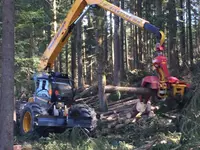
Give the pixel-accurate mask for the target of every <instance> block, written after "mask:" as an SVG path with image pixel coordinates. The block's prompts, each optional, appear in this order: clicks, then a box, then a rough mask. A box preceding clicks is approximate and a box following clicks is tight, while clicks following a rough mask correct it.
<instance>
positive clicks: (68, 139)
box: [15, 128, 133, 150]
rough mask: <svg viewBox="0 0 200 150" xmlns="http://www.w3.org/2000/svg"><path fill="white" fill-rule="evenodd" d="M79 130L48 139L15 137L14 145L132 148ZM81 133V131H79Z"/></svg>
mask: <svg viewBox="0 0 200 150" xmlns="http://www.w3.org/2000/svg"><path fill="white" fill-rule="evenodd" d="M80 130H81V129H80V128H79V129H78V128H74V129H73V130H72V131H71V130H66V131H65V132H64V133H61V134H55V133H51V134H49V136H48V137H40V138H38V137H37V136H35V137H34V136H32V135H29V136H23V137H22V136H17V137H15V144H20V145H23V146H25V147H26V145H30V146H31V147H32V148H33V149H34V150H129V149H132V148H133V147H132V146H131V145H129V144H127V143H125V142H123V141H113V140H108V139H107V138H105V137H98V138H92V137H89V136H88V135H87V134H86V133H85V132H84V131H83V132H80ZM81 131H82V130H81Z"/></svg>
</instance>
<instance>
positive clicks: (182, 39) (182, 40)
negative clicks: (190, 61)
mask: <svg viewBox="0 0 200 150" xmlns="http://www.w3.org/2000/svg"><path fill="white" fill-rule="evenodd" d="M179 4H180V5H179V6H180V8H181V10H180V13H179V17H180V20H181V21H180V30H181V33H180V50H181V59H182V62H183V68H184V67H185V65H187V62H186V53H185V21H184V17H183V16H184V10H183V9H184V6H183V0H180V2H179Z"/></svg>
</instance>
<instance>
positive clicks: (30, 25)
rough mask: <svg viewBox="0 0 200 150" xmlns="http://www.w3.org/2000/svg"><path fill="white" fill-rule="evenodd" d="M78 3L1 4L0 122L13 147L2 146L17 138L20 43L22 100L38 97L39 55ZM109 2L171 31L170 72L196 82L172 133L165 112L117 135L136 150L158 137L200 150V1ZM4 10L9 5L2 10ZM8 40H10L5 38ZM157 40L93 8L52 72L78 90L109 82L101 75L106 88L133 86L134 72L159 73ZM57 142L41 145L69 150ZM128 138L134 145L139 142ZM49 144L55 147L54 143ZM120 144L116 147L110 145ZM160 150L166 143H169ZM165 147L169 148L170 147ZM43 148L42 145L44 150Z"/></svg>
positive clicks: (25, 0)
mask: <svg viewBox="0 0 200 150" xmlns="http://www.w3.org/2000/svg"><path fill="white" fill-rule="evenodd" d="M109 1H110V0H109ZM73 2H74V0H71V1H66V0H65V1H64V0H16V1H14V0H3V2H2V1H1V2H0V10H2V9H3V10H4V11H0V60H1V68H0V70H1V76H2V77H1V83H0V85H1V86H0V87H1V92H0V97H1V99H0V100H1V105H0V108H1V109H0V122H3V123H4V124H0V129H1V130H0V134H2V135H4V136H5V137H7V136H8V137H9V138H8V139H7V140H8V142H5V139H4V136H0V137H1V139H0V143H1V144H2V143H8V144H7V145H9V141H11V140H10V139H11V137H13V130H12V122H13V116H12V111H10V110H12V109H13V108H14V103H12V102H13V99H14V97H13V90H12V89H13V82H12V81H13V80H12V79H13V64H14V62H13V55H14V48H13V47H14V40H15V65H14V72H15V73H14V82H15V84H14V86H15V99H20V96H21V95H22V94H21V93H24V91H25V92H26V94H27V97H28V96H30V95H32V93H33V86H32V81H31V77H32V75H33V73H34V72H35V71H36V70H37V64H38V63H39V59H40V57H41V56H42V54H43V52H44V51H45V49H46V47H47V45H48V44H49V43H50V41H51V39H52V37H53V36H54V34H55V33H56V32H57V30H58V28H59V25H60V24H61V23H62V21H63V19H64V18H65V16H66V14H67V13H68V11H69V9H70V8H71V6H72V4H73ZM110 2H111V3H113V4H115V5H117V6H119V7H121V8H122V9H124V10H125V11H127V12H130V13H132V14H134V15H136V16H139V17H141V18H144V19H146V20H148V21H149V22H150V23H152V24H154V25H156V26H157V27H159V28H160V29H161V30H162V31H164V32H165V34H166V42H165V48H166V50H165V52H164V53H165V55H166V56H167V58H168V67H169V70H170V72H171V74H172V75H173V76H177V77H178V78H180V79H181V76H184V75H187V74H188V73H191V74H192V75H191V76H192V77H189V78H190V81H191V82H192V84H191V85H192V88H191V93H190V94H191V95H192V98H191V101H190V103H189V104H188V106H187V108H184V109H183V110H182V111H181V112H178V113H175V112H172V115H174V116H177V118H175V119H174V118H170V119H171V120H173V119H174V120H175V124H173V130H172V131H174V132H173V133H171V129H170V127H169V126H168V125H169V123H171V122H172V121H171V122H170V121H169V118H168V119H163V118H161V117H162V116H159V114H158V115H157V116H156V117H155V118H154V119H153V120H150V121H149V122H148V121H146V122H142V123H141V124H132V125H130V124H129V125H126V126H125V127H124V128H123V129H122V131H121V130H117V132H118V131H119V135H120V136H122V138H123V139H126V138H128V139H127V141H128V142H132V144H134V145H136V146H141V145H143V143H142V142H144V141H145V142H144V143H146V141H148V140H152V137H156V139H157V141H158V139H159V140H160V139H165V141H168V140H166V139H169V137H170V138H171V139H170V140H171V142H170V144H169V143H168V142H167V144H168V145H172V144H174V143H175V147H176V146H177V147H176V148H174V149H182V147H181V145H184V144H185V145H186V147H185V148H186V149H189V147H195V148H197V149H199V147H200V146H199V137H200V132H199V131H200V126H199V122H200V117H199V114H200V112H199V97H200V92H199V88H200V84H199V83H200V81H199V71H200V67H199V66H200V65H199V58H200V44H199V43H200V1H199V0H134V1H131V0H119V1H114V0H113V1H110ZM3 4H4V7H3V8H2V5H3ZM13 4H14V5H15V16H14V18H15V20H14V22H15V32H14V31H13V29H14V26H13V16H12V13H13V12H14V5H13ZM8 12H9V13H8ZM2 18H4V19H2ZM9 19H10V20H9ZM3 21H4V22H3ZM9 21H10V22H9ZM2 24H3V25H4V26H2ZM6 24H8V26H6ZM6 30H7V31H6ZM1 33H3V36H4V37H2V34H1ZM13 34H15V36H13ZM7 36H8V39H6V37H7ZM13 37H14V38H15V39H13ZM2 38H3V42H2ZM7 40H9V41H7ZM155 42H156V41H155V37H154V35H153V34H151V33H148V32H146V31H144V30H142V29H140V28H138V27H136V26H135V25H132V24H130V23H128V22H126V21H124V20H123V19H121V18H119V17H117V16H114V15H113V14H111V13H110V12H107V11H104V10H102V9H99V8H92V9H91V10H90V11H89V13H87V15H86V16H85V17H84V18H83V20H82V22H80V23H78V25H77V26H76V28H75V29H74V31H73V33H72V36H71V38H70V40H69V41H68V43H67V44H66V46H65V47H63V50H62V52H61V53H60V54H59V57H58V58H57V60H56V61H55V65H54V68H53V69H54V71H59V72H64V73H68V74H69V75H70V76H71V78H72V80H74V81H75V82H74V83H75V87H76V88H82V87H84V86H85V85H96V84H97V82H98V81H100V82H99V83H102V82H101V81H102V80H104V79H105V78H103V79H102V75H105V76H106V79H107V84H114V85H123V86H124V85H125V86H134V84H135V82H136V79H135V78H133V79H131V78H130V76H131V74H137V73H138V74H139V73H142V74H143V75H144V74H145V73H151V74H153V73H154V72H153V70H152V58H153V57H154V52H155V44H156V43H155ZM2 43H3V44H2ZM9 48H10V49H9ZM4 58H5V59H4ZM6 67H7V68H6ZM140 81H141V80H140ZM7 82H8V83H7ZM99 99H101V98H99ZM10 112H11V113H10ZM5 116H7V117H5ZM165 117H166V116H165ZM167 117H169V116H167ZM6 119H7V121H6ZM8 119H9V120H8ZM179 119H180V120H179ZM166 121H169V122H166ZM177 122H178V123H177ZM176 123H177V124H178V125H177V124H176ZM3 127H7V129H8V130H5V131H4V128H3ZM99 127H100V128H102V130H99V131H100V133H101V135H103V134H102V133H104V132H105V133H106V134H110V132H108V131H107V130H105V131H104V132H103V129H104V126H99ZM105 129H106V128H105ZM112 134H113V137H115V139H116V137H117V136H116V135H118V134H117V133H113V131H112ZM99 135H100V134H99ZM51 136H52V135H51ZM56 136H57V135H56ZM56 136H54V135H53V136H52V137H50V139H49V140H50V141H48V140H47V139H43V140H44V141H42V140H41V142H44V143H45V144H47V143H48V144H47V146H49V147H52V146H56V147H57V149H60V147H61V146H63V145H64V146H63V147H66V146H67V145H66V139H67V138H66V137H62V135H61V137H59V138H58V137H56ZM58 136H60V135H58ZM109 136H110V135H109ZM138 137H139V138H138ZM176 137H178V138H176ZM76 138H77V136H76ZM106 138H108V137H106ZM55 139H56V140H55ZM60 139H62V140H60ZM108 139H109V138H108ZM108 139H106V140H108ZM129 139H130V140H132V139H134V143H133V141H129ZM14 140H15V141H14V142H15V143H20V142H18V140H21V139H20V137H17V138H16V139H14ZM51 140H53V141H54V143H53V144H52V141H51ZM93 140H97V139H93ZM16 141H17V142H16ZM22 141H23V142H24V141H25V140H24V139H23V140H22ZM99 141H101V143H100V145H101V146H105V147H106V146H107V144H108V143H107V144H105V143H106V141H105V142H104V140H101V139H100V140H99ZM99 141H97V142H94V143H96V145H95V146H96V147H99V145H98V142H99ZM127 141H126V142H127ZM172 141H173V142H172ZM179 141H180V143H179ZM31 142H33V141H31ZM72 142H73V140H72ZM87 142H88V141H87ZM161 142H162V141H161ZM184 142H185V143H184ZM21 143H22V142H21ZM58 143H59V144H60V145H58ZM63 143H65V144H63ZM152 143H153V144H154V143H155V142H154V141H153V142H152ZM1 144H0V147H1ZM37 144H38V143H36V145H37ZM45 144H44V145H45ZM72 144H73V143H72ZM79 144H80V143H79ZM87 144H88V143H87ZM89 144H90V143H89ZM92 144H93V143H92ZM114 144H116V143H114ZM114 144H113V143H112V146H113V145H114ZM122 144H123V143H122ZM137 144H138V145H137ZM161 144H162V145H163V143H161ZM167 144H166V145H167ZM180 144H181V145H180ZM12 145H13V144H11V145H10V146H12ZM84 145H85V144H84ZM166 145H165V144H164V146H165V148H166ZM37 146H38V145H37ZM93 146H94V144H93ZM151 146H153V145H151ZM38 147H41V145H39V146H38ZM51 149H52V148H51ZM53 149H56V148H53ZM63 149H64V148H63ZM102 149H105V148H102ZM161 149H162V148H161ZM167 149H169V148H167Z"/></svg>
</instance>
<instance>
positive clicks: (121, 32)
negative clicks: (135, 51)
mask: <svg viewBox="0 0 200 150" xmlns="http://www.w3.org/2000/svg"><path fill="white" fill-rule="evenodd" d="M121 8H122V9H124V0H121ZM124 76H125V71H124V20H123V19H122V18H121V19H120V78H121V80H123V79H124Z"/></svg>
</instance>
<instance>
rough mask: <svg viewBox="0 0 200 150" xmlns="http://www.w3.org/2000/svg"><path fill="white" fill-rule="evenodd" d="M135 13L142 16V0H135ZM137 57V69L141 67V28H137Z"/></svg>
mask: <svg viewBox="0 0 200 150" xmlns="http://www.w3.org/2000/svg"><path fill="white" fill-rule="evenodd" d="M137 13H138V16H139V17H142V1H141V0H138V1H137ZM137 41H138V50H137V51H138V59H139V63H138V65H139V69H143V68H142V61H143V60H142V58H143V51H142V31H141V29H138V39H137Z"/></svg>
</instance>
